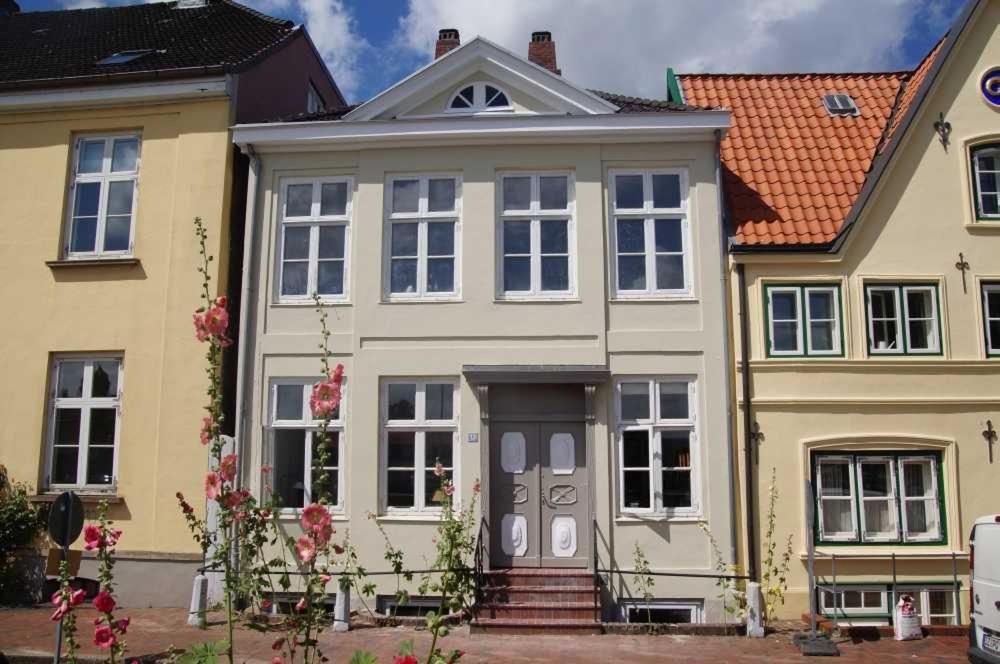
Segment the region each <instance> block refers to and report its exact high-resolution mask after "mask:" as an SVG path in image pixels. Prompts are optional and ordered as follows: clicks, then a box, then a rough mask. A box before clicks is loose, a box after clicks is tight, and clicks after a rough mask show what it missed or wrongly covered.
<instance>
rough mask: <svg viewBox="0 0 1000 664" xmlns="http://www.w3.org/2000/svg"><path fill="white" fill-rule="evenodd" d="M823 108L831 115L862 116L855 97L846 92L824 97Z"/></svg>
mask: <svg viewBox="0 0 1000 664" xmlns="http://www.w3.org/2000/svg"><path fill="white" fill-rule="evenodd" d="M823 106H825V107H826V112H827V113H829V114H830V115H861V111H859V110H858V105H857V104H855V103H854V97H852V96H851V95H849V94H847V93H844V92H837V93H834V94H829V95H823Z"/></svg>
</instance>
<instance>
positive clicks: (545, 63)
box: [528, 31, 562, 75]
mask: <svg viewBox="0 0 1000 664" xmlns="http://www.w3.org/2000/svg"><path fill="white" fill-rule="evenodd" d="M528 59H529V60H531V61H532V62H534V63H535V64H536V65H538V66H539V67H545V68H546V69H548V70H549V71H551V72H553V73H555V74H560V75H561V74H562V70H560V69H559V68H558V67H556V43H555V42H554V41H552V33H551V32H548V31H543V32H532V33H531V41H530V42H528Z"/></svg>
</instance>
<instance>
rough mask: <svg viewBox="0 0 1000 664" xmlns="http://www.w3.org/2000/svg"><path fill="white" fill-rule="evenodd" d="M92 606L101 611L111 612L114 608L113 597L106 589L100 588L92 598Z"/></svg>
mask: <svg viewBox="0 0 1000 664" xmlns="http://www.w3.org/2000/svg"><path fill="white" fill-rule="evenodd" d="M94 608H95V609H97V610H98V611H100V612H101V613H111V612H112V611H114V610H115V598H114V597H112V596H111V593H109V592H108V591H107V590H102V591H101V592H99V593H97V597H95V598H94Z"/></svg>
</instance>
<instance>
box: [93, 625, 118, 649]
mask: <svg viewBox="0 0 1000 664" xmlns="http://www.w3.org/2000/svg"><path fill="white" fill-rule="evenodd" d="M117 642H118V639H117V638H115V632H114V630H113V629H111V628H110V627H109V626H107V625H101V626H100V627H98V628H97V629H95V630H94V645H95V646H97V647H98V648H110V647H112V646H114V645H115V644H116V643H117Z"/></svg>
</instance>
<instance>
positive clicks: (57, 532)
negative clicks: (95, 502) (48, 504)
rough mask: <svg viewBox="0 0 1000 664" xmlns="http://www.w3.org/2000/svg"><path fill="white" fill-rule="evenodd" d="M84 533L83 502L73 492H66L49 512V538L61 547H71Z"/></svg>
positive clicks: (57, 499) (56, 500)
mask: <svg viewBox="0 0 1000 664" xmlns="http://www.w3.org/2000/svg"><path fill="white" fill-rule="evenodd" d="M82 531H83V502H82V501H81V500H80V497H79V496H77V495H76V494H75V493H73V492H72V491H64V492H63V493H61V494H59V497H58V498H56V499H55V502H53V503H52V508H51V509H50V510H49V537H51V538H52V541H53V542H55V543H56V544H58V545H59V546H69V545H71V544H72V543H73V542H75V541H76V538H77V537H79V536H80V533H81V532H82Z"/></svg>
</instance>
